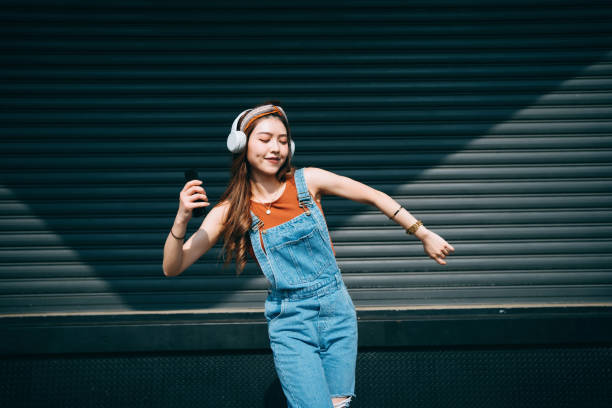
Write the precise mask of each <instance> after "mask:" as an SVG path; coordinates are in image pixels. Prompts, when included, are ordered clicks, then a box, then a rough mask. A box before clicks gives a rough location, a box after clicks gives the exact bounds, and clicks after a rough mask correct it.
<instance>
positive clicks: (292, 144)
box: [291, 140, 295, 157]
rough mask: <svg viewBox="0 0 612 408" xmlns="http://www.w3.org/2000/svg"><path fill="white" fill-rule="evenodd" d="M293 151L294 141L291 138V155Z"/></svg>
mask: <svg viewBox="0 0 612 408" xmlns="http://www.w3.org/2000/svg"><path fill="white" fill-rule="evenodd" d="M293 153H295V143H293V140H291V156H292V157H293Z"/></svg>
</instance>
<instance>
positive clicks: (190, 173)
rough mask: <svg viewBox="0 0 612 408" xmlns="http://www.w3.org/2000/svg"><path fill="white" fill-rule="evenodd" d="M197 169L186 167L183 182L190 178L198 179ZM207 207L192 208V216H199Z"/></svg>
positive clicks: (198, 201)
mask: <svg viewBox="0 0 612 408" xmlns="http://www.w3.org/2000/svg"><path fill="white" fill-rule="evenodd" d="M199 179H200V178H199V177H198V171H197V170H196V169H187V170H185V183H187V182H188V181H191V180H199ZM195 202H196V203H203V202H204V200H196V201H195ZM207 208H208V207H197V208H194V209H193V213H192V216H193V217H201V216H202V215H204V213H206V209H207Z"/></svg>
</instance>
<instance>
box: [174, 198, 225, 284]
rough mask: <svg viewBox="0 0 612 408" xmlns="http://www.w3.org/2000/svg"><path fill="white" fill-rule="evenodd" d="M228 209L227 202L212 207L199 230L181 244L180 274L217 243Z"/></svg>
mask: <svg viewBox="0 0 612 408" xmlns="http://www.w3.org/2000/svg"><path fill="white" fill-rule="evenodd" d="M228 209H229V205H228V203H227V202H223V203H219V204H217V205H216V206H214V207H213V208H212V209H211V210H210V211H209V212H208V214H207V215H206V217H204V220H203V221H202V224H201V225H200V228H198V230H197V231H196V232H194V233H193V235H192V236H191V237H189V239H188V240H187V242H185V243H184V244H183V260H182V262H181V270H180V272H183V271H184V270H185V269H187V268H188V267H190V266H191V265H192V264H193V263H194V262H195V261H197V260H198V259H199V258H200V257H201V256H202V255H204V254H205V253H206V252H208V250H209V249H211V248H212V247H213V246H214V245H215V244H216V243H217V240H218V239H219V237H220V236H221V234H222V233H223V225H224V223H225V219H226V217H227V211H228ZM180 272H179V273H180Z"/></svg>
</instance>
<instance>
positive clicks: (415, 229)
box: [406, 220, 423, 235]
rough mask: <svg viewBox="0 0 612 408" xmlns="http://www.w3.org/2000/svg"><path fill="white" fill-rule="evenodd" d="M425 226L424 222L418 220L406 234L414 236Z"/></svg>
mask: <svg viewBox="0 0 612 408" xmlns="http://www.w3.org/2000/svg"><path fill="white" fill-rule="evenodd" d="M421 225H423V221H421V220H417V222H415V223H414V224H412V225H411V226H410V227H409V228H408V229H407V230H406V234H410V235H414V233H415V232H416V231H417V230H418V229H419V227H420V226H421Z"/></svg>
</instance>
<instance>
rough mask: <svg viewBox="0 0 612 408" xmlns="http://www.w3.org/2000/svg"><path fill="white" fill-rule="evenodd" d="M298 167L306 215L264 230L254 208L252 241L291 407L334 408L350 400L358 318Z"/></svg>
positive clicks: (276, 356)
mask: <svg viewBox="0 0 612 408" xmlns="http://www.w3.org/2000/svg"><path fill="white" fill-rule="evenodd" d="M303 170H304V169H303V168H302V169H299V170H297V171H296V172H295V183H296V187H297V191H298V200H299V203H300V207H301V208H302V209H303V210H304V212H303V213H302V214H300V215H299V216H297V217H295V218H293V219H291V220H289V221H287V222H285V223H283V224H280V225H277V226H274V227H271V228H268V229H264V227H265V226H264V225H263V222H262V221H261V220H260V219H259V218H258V217H257V216H256V215H255V214H253V212H252V211H251V217H252V219H253V223H252V226H251V230H250V238H251V245H252V247H253V251H254V253H255V255H256V257H257V260H258V262H259V265H260V266H261V269H262V271H263V273H264V275H265V276H266V279H267V280H268V281H269V282H270V288H269V289H268V297H267V298H266V302H265V312H264V315H265V317H266V320H267V322H268V335H269V337H270V346H271V348H272V353H273V355H274V365H275V368H276V372H277V374H278V377H279V380H280V382H281V385H282V388H283V392H284V394H285V396H286V397H287V402H288V405H289V408H333V404H332V401H331V398H332V397H342V396H351V397H354V396H355V393H354V390H355V363H356V358H357V315H356V313H355V306H354V304H353V302H352V300H351V298H350V296H349V293H348V291H347V289H346V286H345V285H344V282H343V281H342V276H341V272H340V269H339V268H338V265H337V263H336V258H335V256H334V253H333V251H332V248H331V241H330V238H329V232H328V229H327V224H326V222H325V218H324V217H323V214H322V213H321V211H320V210H319V207H318V206H317V205H316V203H315V202H314V200H313V199H312V197H311V196H310V194H309V192H308V188H307V186H306V181H305V179H304V171H303ZM259 230H261V231H262V233H261V237H262V239H263V244H264V248H265V249H266V252H264V250H263V248H262V246H261V242H260V235H259ZM349 401H350V400H349ZM346 403H348V401H347V402H346ZM342 406H347V405H342Z"/></svg>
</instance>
